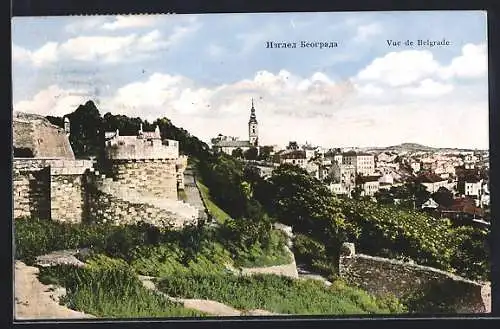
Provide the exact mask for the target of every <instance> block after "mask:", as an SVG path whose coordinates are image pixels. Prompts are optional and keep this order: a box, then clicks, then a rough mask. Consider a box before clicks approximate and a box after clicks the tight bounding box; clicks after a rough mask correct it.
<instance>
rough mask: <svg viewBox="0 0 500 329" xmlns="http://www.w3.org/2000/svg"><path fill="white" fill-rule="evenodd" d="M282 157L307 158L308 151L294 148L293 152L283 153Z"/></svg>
mask: <svg viewBox="0 0 500 329" xmlns="http://www.w3.org/2000/svg"><path fill="white" fill-rule="evenodd" d="M281 157H282V158H283V159H305V158H306V152H305V151H300V150H294V151H292V152H288V153H285V154H282V155H281Z"/></svg>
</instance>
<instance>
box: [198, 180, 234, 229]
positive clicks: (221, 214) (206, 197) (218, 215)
mask: <svg viewBox="0 0 500 329" xmlns="http://www.w3.org/2000/svg"><path fill="white" fill-rule="evenodd" d="M196 185H197V186H198V189H199V190H200V192H201V197H202V198H203V201H204V202H205V205H206V206H207V208H208V212H209V214H210V215H211V216H212V217H213V218H215V219H216V220H217V222H219V223H224V221H226V220H227V219H230V218H231V216H229V215H228V214H227V213H226V212H225V211H224V210H222V209H221V208H219V206H217V205H216V204H215V203H214V202H213V201H212V198H211V197H210V190H209V188H208V187H207V186H205V185H204V184H203V183H201V182H200V181H199V179H197V180H196Z"/></svg>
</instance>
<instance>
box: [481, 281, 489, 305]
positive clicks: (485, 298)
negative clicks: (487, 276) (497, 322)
mask: <svg viewBox="0 0 500 329" xmlns="http://www.w3.org/2000/svg"><path fill="white" fill-rule="evenodd" d="M481 296H482V297H483V303H484V307H485V308H486V311H485V312H486V313H491V283H490V282H486V283H485V284H484V285H483V287H482V289H481Z"/></svg>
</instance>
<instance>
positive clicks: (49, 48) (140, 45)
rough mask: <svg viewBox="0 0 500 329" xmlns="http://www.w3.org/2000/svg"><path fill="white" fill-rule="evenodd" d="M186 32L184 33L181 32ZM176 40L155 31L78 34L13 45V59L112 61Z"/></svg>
mask: <svg viewBox="0 0 500 329" xmlns="http://www.w3.org/2000/svg"><path fill="white" fill-rule="evenodd" d="M183 33H186V32H183ZM179 39H180V36H179V33H175V32H174V33H173V34H172V35H171V36H169V37H164V36H162V35H161V34H160V32H159V31H158V30H154V31H151V32H149V33H145V34H142V35H137V34H130V35H126V36H79V37H75V38H70V39H68V40H67V41H66V42H64V43H56V42H48V43H46V44H45V45H43V46H42V47H40V48H39V49H37V50H35V51H29V50H27V49H24V48H22V47H18V46H15V47H14V48H13V60H14V61H29V62H31V63H32V64H33V65H35V66H37V67H41V66H45V65H48V64H51V63H55V62H58V61H61V60H76V61H83V62H89V61H102V62H106V63H116V62H121V61H132V60H138V59H143V58H144V57H145V56H148V55H150V54H151V53H152V52H154V51H156V50H159V49H163V48H166V47H168V46H170V45H172V44H173V43H174V42H177V41H178V40H179Z"/></svg>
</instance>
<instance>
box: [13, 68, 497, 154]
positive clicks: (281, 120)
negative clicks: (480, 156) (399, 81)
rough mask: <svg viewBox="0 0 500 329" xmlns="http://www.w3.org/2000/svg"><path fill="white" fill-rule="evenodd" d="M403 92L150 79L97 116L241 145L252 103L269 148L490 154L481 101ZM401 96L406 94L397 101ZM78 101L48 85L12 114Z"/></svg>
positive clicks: (426, 83) (430, 84) (104, 103)
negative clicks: (399, 147)
mask: <svg viewBox="0 0 500 329" xmlns="http://www.w3.org/2000/svg"><path fill="white" fill-rule="evenodd" d="M405 88H406V89H405ZM408 88H410V87H409V86H406V87H403V88H388V89H382V88H381V87H378V86H377V85H371V84H365V85H357V84H356V85H354V84H352V83H351V82H350V81H333V79H332V78H331V77H329V76H327V75H325V74H324V73H319V72H318V73H315V74H312V75H311V76H310V77H300V76H298V75H295V74H293V73H292V72H290V71H287V70H281V71H279V72H277V73H272V72H268V71H259V72H257V73H256V74H255V75H254V77H253V78H250V79H245V80H240V81H236V82H233V83H230V84H221V85H218V86H214V87H211V88H207V87H205V86H200V85H197V84H196V83H195V82H194V81H192V80H190V79H188V78H186V77H183V76H176V75H168V74H161V73H154V74H152V75H150V76H149V77H148V78H147V79H144V80H141V81H136V82H133V83H130V84H127V85H124V86H122V87H121V88H118V89H117V90H116V91H115V92H113V93H112V94H107V95H103V97H102V98H100V101H101V105H100V106H99V108H100V110H101V113H102V114H104V113H106V112H112V113H115V114H126V115H129V116H134V117H135V116H140V117H142V118H144V119H147V120H149V121H151V120H154V119H156V118H158V117H163V116H166V117H168V118H170V119H171V120H172V121H173V123H174V124H176V125H177V126H180V127H183V128H185V129H187V130H188V131H189V132H190V133H192V134H194V135H195V136H197V137H200V138H202V139H203V140H205V141H207V142H208V141H209V140H210V138H212V137H214V136H216V135H217V134H219V133H222V134H226V135H233V136H238V137H240V138H241V139H245V138H246V136H247V122H248V116H249V109H250V99H251V98H254V99H255V107H256V111H257V119H258V121H259V125H260V133H261V138H260V139H261V141H262V142H263V143H266V144H279V145H282V144H286V143H287V142H288V141H290V140H297V141H299V142H305V141H306V140H307V141H309V142H312V143H318V144H322V145H324V146H349V145H350V146H353V145H356V146H368V145H392V144H397V143H400V142H409V141H410V142H419V143H423V144H428V145H431V146H468V147H487V145H488V102H487V100H484V101H479V102H478V101H477V100H473V99H470V98H468V96H464V93H462V92H461V91H460V90H458V89H450V86H448V85H446V84H443V83H440V82H436V81H433V80H430V79H424V80H423V81H422V82H421V83H419V84H416V87H413V89H411V90H410V89H408ZM401 91H403V92H407V93H410V94H408V95H407V96H405V97H403V98H402V99H399V98H397V97H396V96H397V94H399V93H400V92H401ZM381 92H383V95H384V97H383V98H384V99H387V102H386V103H383V104H382V103H379V102H373V101H372V99H370V98H365V97H363V96H364V95H365V96H366V94H367V93H368V94H369V93H372V94H375V95H378V94H380V93H381ZM445 92H447V94H446V95H445V96H443V97H439V96H440V95H444V93H445ZM426 95H427V96H429V95H431V96H434V97H433V98H432V99H428V98H427V97H424V96H426ZM56 96H58V97H56ZM80 97H81V98H78V97H77V96H72V95H71V91H69V90H62V89H61V88H59V87H57V86H51V87H50V88H48V89H47V90H44V91H41V92H40V93H38V94H37V95H35V96H34V98H33V99H31V100H29V101H23V102H18V103H16V104H15V109H16V110H25V109H28V110H31V111H35V112H37V113H41V114H45V115H46V114H51V115H62V114H65V113H68V112H71V111H73V110H74V109H75V108H76V107H77V105H78V104H79V103H84V102H85V101H86V99H87V98H86V97H85V96H80ZM84 98H85V99H84ZM75 104H76V105H75ZM464 131H471V132H474V133H471V134H464V133H463V132H464Z"/></svg>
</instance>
